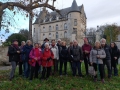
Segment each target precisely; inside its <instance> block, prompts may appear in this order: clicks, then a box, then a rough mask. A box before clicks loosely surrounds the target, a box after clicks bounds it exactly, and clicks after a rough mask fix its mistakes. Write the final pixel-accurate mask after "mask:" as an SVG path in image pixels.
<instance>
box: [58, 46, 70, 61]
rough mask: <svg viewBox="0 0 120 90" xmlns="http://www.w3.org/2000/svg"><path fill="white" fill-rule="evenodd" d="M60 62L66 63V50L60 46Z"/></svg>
mask: <svg viewBox="0 0 120 90" xmlns="http://www.w3.org/2000/svg"><path fill="white" fill-rule="evenodd" d="M60 60H61V61H67V60H68V49H67V47H66V46H62V47H61V49H60Z"/></svg>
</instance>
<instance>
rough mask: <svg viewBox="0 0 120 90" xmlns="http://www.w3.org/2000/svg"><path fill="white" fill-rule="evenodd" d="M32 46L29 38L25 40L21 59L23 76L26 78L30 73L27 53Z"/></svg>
mask: <svg viewBox="0 0 120 90" xmlns="http://www.w3.org/2000/svg"><path fill="white" fill-rule="evenodd" d="M32 48H33V45H32V42H31V41H30V40H27V42H26V45H25V46H24V47H23V53H24V54H25V55H24V60H23V66H24V68H25V69H24V77H25V78H28V77H29V74H30V65H29V63H28V61H29V59H30V58H29V54H30V51H31V50H32Z"/></svg>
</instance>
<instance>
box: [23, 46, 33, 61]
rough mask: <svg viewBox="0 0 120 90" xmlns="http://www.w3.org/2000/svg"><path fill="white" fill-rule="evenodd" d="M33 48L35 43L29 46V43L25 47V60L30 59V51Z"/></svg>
mask: <svg viewBox="0 0 120 90" xmlns="http://www.w3.org/2000/svg"><path fill="white" fill-rule="evenodd" d="M32 48H33V45H30V46H28V45H27V44H26V45H25V46H24V47H23V53H24V54H25V55H24V58H25V60H24V61H29V54H30V51H31V50H32Z"/></svg>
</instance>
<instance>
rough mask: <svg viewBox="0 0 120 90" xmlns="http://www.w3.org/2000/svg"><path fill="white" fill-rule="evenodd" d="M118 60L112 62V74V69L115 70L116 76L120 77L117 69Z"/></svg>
mask: <svg viewBox="0 0 120 90" xmlns="http://www.w3.org/2000/svg"><path fill="white" fill-rule="evenodd" d="M117 64H118V63H117V60H114V59H113V60H112V61H111V72H112V67H113V69H114V76H118V69H117Z"/></svg>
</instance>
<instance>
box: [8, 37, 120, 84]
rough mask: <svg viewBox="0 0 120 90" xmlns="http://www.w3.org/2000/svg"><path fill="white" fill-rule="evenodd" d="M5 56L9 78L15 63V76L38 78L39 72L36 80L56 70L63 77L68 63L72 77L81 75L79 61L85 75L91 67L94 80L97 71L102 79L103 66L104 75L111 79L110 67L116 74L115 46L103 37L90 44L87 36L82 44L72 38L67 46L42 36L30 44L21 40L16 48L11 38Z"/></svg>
mask: <svg viewBox="0 0 120 90" xmlns="http://www.w3.org/2000/svg"><path fill="white" fill-rule="evenodd" d="M8 56H9V61H10V62H11V65H12V69H11V72H10V78H9V79H10V80H12V79H13V78H14V73H15V69H16V66H17V64H19V75H23V76H24V77H25V78H29V79H30V80H32V79H33V77H34V78H38V73H39V72H42V73H41V77H40V79H48V78H49V76H50V75H55V74H56V73H59V75H60V77H61V76H62V75H65V76H67V64H68V62H69V63H70V66H71V71H72V74H73V76H76V75H78V76H80V77H83V74H82V72H81V63H82V62H83V61H84V64H85V70H86V75H89V73H88V68H89V66H93V68H94V71H95V74H94V81H97V76H98V72H99V75H100V78H101V81H102V82H103V83H104V82H105V81H104V77H105V69H104V67H105V65H106V66H107V69H108V78H111V76H112V70H114V76H118V69H117V64H118V58H119V49H118V47H117V45H116V44H115V43H114V42H111V43H110V45H107V44H106V39H104V38H102V39H101V40H100V41H96V42H95V44H94V46H93V47H92V46H91V45H90V44H89V42H88V39H87V38H85V39H84V44H83V46H82V47H80V46H79V45H78V42H77V41H76V40H74V41H73V42H70V45H69V46H67V45H66V42H65V41H61V40H60V39H58V41H57V42H56V41H55V40H52V41H51V43H49V39H47V38H45V39H44V43H43V44H42V45H41V44H40V43H35V44H34V47H33V45H32V42H31V41H30V40H27V42H26V43H25V41H22V42H21V46H20V47H19V46H18V41H17V40H14V41H13V43H12V45H10V46H9V49H8ZM63 66H64V71H63V69H62V68H63ZM77 73H78V74H77Z"/></svg>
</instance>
